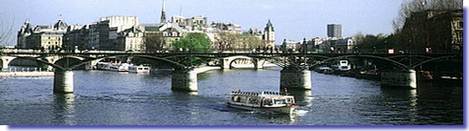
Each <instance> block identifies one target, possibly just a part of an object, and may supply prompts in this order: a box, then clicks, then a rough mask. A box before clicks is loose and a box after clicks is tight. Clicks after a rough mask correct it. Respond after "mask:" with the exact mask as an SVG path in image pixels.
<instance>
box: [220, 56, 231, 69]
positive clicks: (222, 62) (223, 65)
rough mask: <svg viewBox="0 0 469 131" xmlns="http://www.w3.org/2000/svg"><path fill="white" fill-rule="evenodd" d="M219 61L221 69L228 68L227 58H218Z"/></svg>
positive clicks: (228, 61) (228, 60)
mask: <svg viewBox="0 0 469 131" xmlns="http://www.w3.org/2000/svg"><path fill="white" fill-rule="evenodd" d="M220 61H221V63H220V66H221V68H222V69H230V68H231V67H230V62H231V61H230V59H228V58H222V59H220Z"/></svg>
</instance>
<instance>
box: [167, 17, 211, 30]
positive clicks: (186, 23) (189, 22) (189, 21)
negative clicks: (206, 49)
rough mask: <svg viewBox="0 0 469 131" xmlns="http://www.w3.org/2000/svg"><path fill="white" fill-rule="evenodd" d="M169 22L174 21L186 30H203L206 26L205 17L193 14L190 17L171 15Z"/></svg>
mask: <svg viewBox="0 0 469 131" xmlns="http://www.w3.org/2000/svg"><path fill="white" fill-rule="evenodd" d="M170 22H171V23H175V24H177V25H178V26H180V27H181V28H184V29H186V30H188V31H205V29H206V28H207V27H208V24H207V17H203V16H194V17H190V18H185V17H183V16H173V17H171V21H170Z"/></svg>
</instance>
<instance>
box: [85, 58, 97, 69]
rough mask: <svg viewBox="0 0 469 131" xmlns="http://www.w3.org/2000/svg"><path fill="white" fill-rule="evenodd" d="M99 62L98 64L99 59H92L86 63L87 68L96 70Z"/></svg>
mask: <svg viewBox="0 0 469 131" xmlns="http://www.w3.org/2000/svg"><path fill="white" fill-rule="evenodd" d="M97 64H98V60H93V61H90V62H89V63H86V64H85V70H94V69H96V65H97Z"/></svg>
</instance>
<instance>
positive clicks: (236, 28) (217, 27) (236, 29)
mask: <svg viewBox="0 0 469 131" xmlns="http://www.w3.org/2000/svg"><path fill="white" fill-rule="evenodd" d="M210 29H211V30H212V32H229V33H235V34H241V26H240V25H237V24H232V23H221V22H213V23H212V24H210Z"/></svg>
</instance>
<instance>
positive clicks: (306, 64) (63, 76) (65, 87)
mask: <svg viewBox="0 0 469 131" xmlns="http://www.w3.org/2000/svg"><path fill="white" fill-rule="evenodd" d="M113 57H132V58H143V59H148V60H151V61H158V62H161V63H165V64H167V65H168V66H170V67H171V68H173V73H172V74H173V75H172V84H171V89H172V90H178V91H188V92H194V91H197V73H198V72H197V69H196V68H197V67H199V66H200V65H203V64H207V62H208V61H213V62H215V63H216V64H215V65H217V66H219V67H221V68H223V69H229V68H231V67H232V64H233V62H234V61H236V60H239V59H244V60H248V61H251V63H252V64H253V65H254V67H255V68H263V66H264V65H265V63H267V62H270V63H273V64H276V65H278V66H280V67H281V68H282V70H281V72H280V88H288V89H289V90H310V89H311V72H310V71H309V69H312V68H314V67H317V66H319V65H321V64H324V63H327V62H331V61H335V60H342V59H351V58H364V59H373V60H378V61H382V62H384V63H389V65H390V66H392V67H395V68H394V69H395V70H394V71H390V72H383V73H382V80H381V82H382V84H384V85H386V84H388V85H391V86H409V87H412V88H416V73H415V68H416V67H418V66H421V65H424V64H426V63H430V62H433V61H439V60H446V59H458V60H462V55H461V54H329V53H281V52H280V53H254V52H241V53H236V52H169V53H168V52H159V53H140V52H118V51H96V52H84V53H69V52H54V53H44V52H38V51H30V52H24V51H23V52H21V51H17V50H16V51H2V52H1V53H0V60H1V61H0V63H2V64H1V65H2V68H6V67H8V65H9V63H10V62H11V61H13V60H14V59H27V60H33V61H36V62H38V63H43V64H46V65H48V66H50V68H53V69H55V71H54V74H55V75H54V93H73V71H72V70H73V69H76V68H78V67H81V66H86V67H88V68H89V67H91V66H93V65H96V63H97V62H99V61H100V60H102V59H105V58H113ZM406 59H407V60H408V59H412V60H417V62H414V63H407V62H405V61H406ZM71 61H72V62H71Z"/></svg>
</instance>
